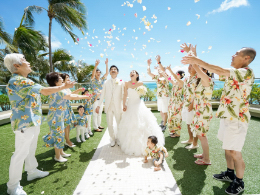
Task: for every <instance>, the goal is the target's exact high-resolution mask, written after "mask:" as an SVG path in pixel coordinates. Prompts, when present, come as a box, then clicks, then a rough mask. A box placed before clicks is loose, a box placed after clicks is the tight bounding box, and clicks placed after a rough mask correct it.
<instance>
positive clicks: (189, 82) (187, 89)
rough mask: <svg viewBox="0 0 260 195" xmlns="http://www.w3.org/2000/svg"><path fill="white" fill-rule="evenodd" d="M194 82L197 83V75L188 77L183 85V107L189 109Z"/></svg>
mask: <svg viewBox="0 0 260 195" xmlns="http://www.w3.org/2000/svg"><path fill="white" fill-rule="evenodd" d="M196 82H197V74H195V75H194V76H193V77H192V78H190V77H188V78H185V79H184V85H183V91H184V94H183V103H184V107H189V105H190V104H191V102H192V101H193V99H194V95H195V88H196Z"/></svg>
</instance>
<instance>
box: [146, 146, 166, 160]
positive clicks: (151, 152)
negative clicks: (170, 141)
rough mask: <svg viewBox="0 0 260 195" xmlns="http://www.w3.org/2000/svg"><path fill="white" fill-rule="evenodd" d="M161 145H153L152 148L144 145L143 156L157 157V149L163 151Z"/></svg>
mask: <svg viewBox="0 0 260 195" xmlns="http://www.w3.org/2000/svg"><path fill="white" fill-rule="evenodd" d="M163 148H164V147H163V146H158V145H155V146H154V147H153V148H152V149H151V148H149V147H146V149H145V156H147V157H149V156H150V157H151V158H159V157H160V156H159V151H163Z"/></svg>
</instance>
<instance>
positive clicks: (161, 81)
mask: <svg viewBox="0 0 260 195" xmlns="http://www.w3.org/2000/svg"><path fill="white" fill-rule="evenodd" d="M153 80H155V81H156V83H157V97H160V98H161V97H170V88H169V86H170V85H169V81H168V80H166V79H165V78H164V77H159V75H155V76H154V78H153Z"/></svg>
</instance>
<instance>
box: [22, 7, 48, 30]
mask: <svg viewBox="0 0 260 195" xmlns="http://www.w3.org/2000/svg"><path fill="white" fill-rule="evenodd" d="M43 10H44V8H43V7H40V6H36V5H32V6H28V7H26V8H25V9H24V14H23V18H22V21H21V24H20V25H22V24H23V22H24V23H25V24H28V25H30V26H33V25H34V17H33V13H34V12H36V13H38V14H40V13H41V12H42V11H43Z"/></svg>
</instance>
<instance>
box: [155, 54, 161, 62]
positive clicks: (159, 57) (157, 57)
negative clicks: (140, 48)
mask: <svg viewBox="0 0 260 195" xmlns="http://www.w3.org/2000/svg"><path fill="white" fill-rule="evenodd" d="M155 59H156V61H157V63H159V62H160V61H161V56H160V55H157V56H156V57H155Z"/></svg>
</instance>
